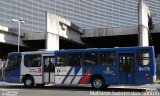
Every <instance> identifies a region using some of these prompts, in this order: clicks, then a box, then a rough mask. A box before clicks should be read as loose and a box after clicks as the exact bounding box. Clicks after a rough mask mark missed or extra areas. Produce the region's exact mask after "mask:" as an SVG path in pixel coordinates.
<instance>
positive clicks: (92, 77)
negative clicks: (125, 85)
mask: <svg viewBox="0 0 160 96" xmlns="http://www.w3.org/2000/svg"><path fill="white" fill-rule="evenodd" d="M95 77H99V78H102V79H103V80H104V83H105V84H106V82H105V79H104V76H102V75H100V74H94V75H92V76H91V77H90V79H89V83H91V82H92V80H93V79H94V78H95Z"/></svg>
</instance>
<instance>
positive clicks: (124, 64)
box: [119, 54, 134, 72]
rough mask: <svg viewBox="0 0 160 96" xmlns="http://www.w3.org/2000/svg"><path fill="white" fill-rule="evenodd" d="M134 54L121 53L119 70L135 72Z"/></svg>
mask: <svg viewBox="0 0 160 96" xmlns="http://www.w3.org/2000/svg"><path fill="white" fill-rule="evenodd" d="M133 65H134V55H133V54H120V55H119V71H120V72H133V71H134V66H133Z"/></svg>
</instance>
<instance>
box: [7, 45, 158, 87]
mask: <svg viewBox="0 0 160 96" xmlns="http://www.w3.org/2000/svg"><path fill="white" fill-rule="evenodd" d="M155 80H156V62H155V54H154V47H152V46H151V47H122V48H118V47H117V48H95V49H72V50H59V51H40V52H39V51H36V52H20V53H17V52H12V53H9V54H8V63H7V66H6V68H5V82H9V83H24V86H26V87H33V86H34V85H37V86H38V85H45V84H48V83H52V84H61V85H63V84H72V85H73V84H91V85H92V87H93V88H95V89H102V88H105V87H107V86H109V85H120V84H125V85H126V84H129V85H142V84H151V83H154V82H155Z"/></svg>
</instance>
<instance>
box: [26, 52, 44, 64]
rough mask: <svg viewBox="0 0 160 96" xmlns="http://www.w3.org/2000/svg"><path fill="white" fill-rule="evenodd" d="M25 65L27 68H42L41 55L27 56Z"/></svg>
mask: <svg viewBox="0 0 160 96" xmlns="http://www.w3.org/2000/svg"><path fill="white" fill-rule="evenodd" d="M24 65H25V66H26V67H40V66H41V55H40V54H29V55H28V54H27V55H25V56H24Z"/></svg>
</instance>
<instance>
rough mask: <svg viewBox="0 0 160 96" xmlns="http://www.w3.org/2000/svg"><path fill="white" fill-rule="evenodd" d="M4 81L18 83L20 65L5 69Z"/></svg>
mask: <svg viewBox="0 0 160 96" xmlns="http://www.w3.org/2000/svg"><path fill="white" fill-rule="evenodd" d="M5 82H8V83H20V67H18V68H15V69H12V70H9V69H8V70H7V71H5Z"/></svg>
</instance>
